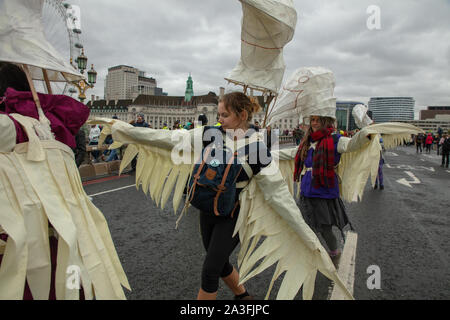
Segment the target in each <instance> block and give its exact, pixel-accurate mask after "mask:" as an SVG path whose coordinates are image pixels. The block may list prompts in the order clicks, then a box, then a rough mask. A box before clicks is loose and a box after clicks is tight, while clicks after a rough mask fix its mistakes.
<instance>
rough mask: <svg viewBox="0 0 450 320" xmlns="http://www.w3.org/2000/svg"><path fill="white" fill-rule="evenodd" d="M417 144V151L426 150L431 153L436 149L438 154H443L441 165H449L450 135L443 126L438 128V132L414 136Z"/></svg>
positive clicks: (446, 166)
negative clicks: (444, 130) (443, 129)
mask: <svg viewBox="0 0 450 320" xmlns="http://www.w3.org/2000/svg"><path fill="white" fill-rule="evenodd" d="M413 141H414V144H415V145H416V153H422V152H424V151H425V152H426V153H427V154H430V153H431V150H436V153H437V155H438V156H439V155H441V156H442V163H441V167H445V168H448V167H449V152H450V136H449V134H448V133H444V132H443V131H442V129H441V128H439V129H438V132H437V134H433V133H431V132H428V133H426V134H422V133H420V134H418V135H416V136H414V137H413Z"/></svg>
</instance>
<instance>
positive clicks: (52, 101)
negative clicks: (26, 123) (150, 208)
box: [4, 88, 90, 149]
mask: <svg viewBox="0 0 450 320" xmlns="http://www.w3.org/2000/svg"><path fill="white" fill-rule="evenodd" d="M38 96H39V101H40V103H41V107H42V110H43V111H44V114H45V116H46V117H47V118H48V120H49V121H50V127H51V130H52V132H53V133H54V134H55V139H56V140H58V141H60V142H62V143H64V144H66V145H68V146H69V147H71V148H72V149H73V148H76V142H75V135H76V134H77V132H78V130H79V129H80V128H81V126H82V125H83V124H84V123H85V122H86V120H87V119H88V117H89V112H90V111H89V108H88V107H87V106H85V105H84V104H82V103H81V102H78V101H76V100H75V99H73V98H71V97H68V96H65V95H52V94H41V93H38ZM5 97H6V101H5V103H4V104H5V106H6V110H5V111H6V113H7V114H10V113H19V114H21V115H23V116H27V117H32V118H35V119H37V120H39V115H38V111H37V108H36V104H35V103H34V100H33V96H32V94H31V92H28V91H27V92H24V91H16V90H14V89H12V88H8V89H6V93H5ZM14 124H16V125H17V123H16V122H14ZM19 134H20V133H19ZM18 139H19V135H18ZM22 140H23V138H22ZM20 142H24V141H20ZM20 142H19V143H20Z"/></svg>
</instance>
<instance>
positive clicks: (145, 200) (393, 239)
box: [85, 147, 450, 300]
mask: <svg viewBox="0 0 450 320" xmlns="http://www.w3.org/2000/svg"><path fill="white" fill-rule="evenodd" d="M385 158H386V162H387V165H386V166H385V167H384V173H385V190H383V191H380V190H372V188H371V187H370V186H369V185H367V186H366V191H365V194H364V197H363V201H362V202H361V203H356V204H355V203H354V204H348V205H347V210H348V214H349V217H350V219H351V221H352V223H353V226H354V228H355V229H356V231H357V232H358V244H357V253H356V271H355V283H354V296H355V298H356V299H449V298H450V291H449V290H450V289H449V288H450V265H449V259H450V245H449V244H448V239H449V233H450V232H449V230H450V229H449V226H450V210H449V208H450V200H449V190H450V188H449V187H450V183H449V181H450V180H449V178H450V171H447V170H445V169H443V168H440V167H439V164H440V159H438V158H437V157H436V156H434V157H433V154H432V155H424V154H422V155H416V154H415V149H413V147H400V148H397V149H396V150H394V151H393V152H390V153H387V154H386V155H385ZM405 171H408V172H411V173H413V175H414V177H415V178H413V177H411V176H410V175H409V174H407V173H405ZM400 179H405V180H406V181H414V182H417V180H419V181H420V183H415V184H411V188H410V187H408V186H406V185H405V184H401V183H398V182H397V180H400ZM133 184H134V176H126V175H125V176H123V177H121V178H120V179H115V180H110V181H104V182H101V183H95V184H90V185H86V186H85V190H86V192H87V194H88V195H94V196H93V202H94V204H95V205H96V206H97V207H98V208H99V209H100V210H101V211H102V212H103V214H104V215H105V217H106V219H107V221H108V224H109V228H110V231H111V234H112V237H113V241H114V243H115V246H116V249H117V252H118V255H119V257H120V260H121V262H122V265H123V267H124V270H125V272H126V274H127V276H128V280H129V282H130V285H131V287H132V291H131V292H128V291H126V295H127V298H128V299H131V300H142V299H151V300H167V299H177V300H178V299H180V300H184V299H195V298H196V294H197V291H198V288H199V285H200V274H201V267H202V263H203V257H204V248H203V246H202V244H201V238H200V233H199V225H198V212H197V210H196V209H195V208H192V207H191V208H190V209H189V210H188V213H187V215H186V216H185V217H184V218H183V219H182V220H181V223H180V226H179V228H178V229H177V230H176V229H175V222H176V220H177V216H176V215H175V214H174V212H173V210H172V208H171V207H170V206H169V207H167V208H165V209H164V210H161V209H159V208H157V207H156V206H155V204H154V203H153V202H152V201H151V199H150V197H149V196H146V195H145V194H144V193H143V192H142V191H137V190H136V187H134V186H132V185H133ZM129 186H132V187H129ZM118 188H123V189H121V190H117V191H113V192H108V193H103V194H99V195H96V194H97V193H101V192H105V191H110V190H115V189H118ZM238 250H239V247H238V248H237V249H236V250H235V251H234V253H233V255H232V257H231V262H232V263H233V264H234V265H235V266H236V265H237V264H236V255H237V252H238ZM373 265H375V266H378V267H379V271H380V272H379V274H380V281H379V284H380V285H379V289H376V288H375V289H372V290H371V289H368V286H367V281H368V279H369V278H370V277H371V276H372V273H370V274H369V273H368V272H367V269H368V268H369V267H370V266H373ZM273 271H274V267H271V268H269V269H268V270H266V271H265V272H263V273H262V274H260V275H258V276H257V277H254V278H252V279H250V280H249V281H248V282H247V283H246V287H247V289H248V290H249V292H251V293H252V294H253V295H254V296H255V298H257V299H263V298H264V297H265V295H266V292H267V289H268V287H269V284H270V281H271V279H272V275H273ZM374 275H375V274H374ZM370 279H372V280H373V278H370ZM280 282H281V281H280V279H279V280H277V281H276V283H275V285H274V288H273V290H272V294H271V296H270V299H275V297H276V293H277V291H278V288H279V285H280ZM372 283H373V281H372ZM375 283H376V282H375ZM329 286H330V282H329V281H328V280H327V279H326V278H324V277H323V276H321V275H320V274H318V277H317V280H316V290H315V294H314V299H327V297H328V290H329ZM232 297H233V295H232V293H231V292H230V291H229V290H228V289H227V288H225V286H224V284H223V283H222V282H221V283H220V288H219V294H218V299H232ZM296 299H301V292H299V294H298V295H297V297H296Z"/></svg>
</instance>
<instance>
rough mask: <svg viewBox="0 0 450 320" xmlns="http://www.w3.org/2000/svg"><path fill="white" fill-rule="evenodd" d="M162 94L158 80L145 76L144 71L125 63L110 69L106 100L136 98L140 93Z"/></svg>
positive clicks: (106, 85) (106, 84) (107, 77)
mask: <svg viewBox="0 0 450 320" xmlns="http://www.w3.org/2000/svg"><path fill="white" fill-rule="evenodd" d="M141 94H145V95H161V94H163V92H162V89H161V88H158V87H157V84H156V80H155V79H154V78H149V77H146V76H145V72H144V71H140V70H139V69H137V68H134V67H131V66H125V65H119V66H115V67H112V68H109V69H108V74H107V75H106V79H105V100H107V101H111V100H127V99H136V98H137V97H138V96H139V95H141Z"/></svg>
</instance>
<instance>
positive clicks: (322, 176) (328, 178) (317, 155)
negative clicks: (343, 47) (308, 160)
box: [311, 128, 335, 189]
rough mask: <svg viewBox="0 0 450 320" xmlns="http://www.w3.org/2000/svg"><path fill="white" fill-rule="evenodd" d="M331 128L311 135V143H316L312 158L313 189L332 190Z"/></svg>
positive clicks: (332, 143) (332, 151)
mask: <svg viewBox="0 0 450 320" xmlns="http://www.w3.org/2000/svg"><path fill="white" fill-rule="evenodd" d="M333 131H334V129H333V128H326V129H322V130H319V131H316V132H313V133H312V134H311V140H312V141H318V143H317V146H316V150H315V152H314V158H313V170H312V174H313V187H314V188H316V189H318V188H320V187H326V188H333V187H334V185H335V172H334V141H333V137H332V136H331V134H332V133H333Z"/></svg>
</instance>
